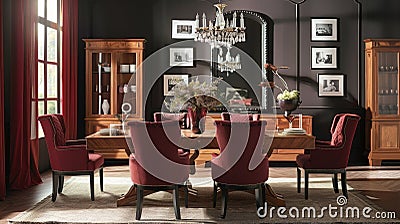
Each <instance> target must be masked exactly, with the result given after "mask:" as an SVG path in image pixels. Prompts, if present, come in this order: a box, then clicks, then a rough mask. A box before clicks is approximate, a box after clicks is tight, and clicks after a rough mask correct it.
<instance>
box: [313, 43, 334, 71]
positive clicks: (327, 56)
mask: <svg viewBox="0 0 400 224" xmlns="http://www.w3.org/2000/svg"><path fill="white" fill-rule="evenodd" d="M337 68H338V47H311V69H337Z"/></svg>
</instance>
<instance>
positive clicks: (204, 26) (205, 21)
mask: <svg viewBox="0 0 400 224" xmlns="http://www.w3.org/2000/svg"><path fill="white" fill-rule="evenodd" d="M206 27H207V18H206V14H205V13H204V12H203V28H206Z"/></svg>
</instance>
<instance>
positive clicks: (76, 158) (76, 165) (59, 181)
mask: <svg viewBox="0 0 400 224" xmlns="http://www.w3.org/2000/svg"><path fill="white" fill-rule="evenodd" d="M59 117H60V116H59V115H55V114H48V115H42V116H39V118H38V119H39V121H40V124H41V125H42V128H43V132H44V135H45V139H46V144H47V150H48V152H49V158H50V166H51V170H52V178H53V193H52V197H51V199H52V201H55V200H56V198H57V192H58V193H61V192H62V190H63V185H64V176H75V175H89V176H90V196H91V199H92V201H93V200H94V173H95V171H97V170H99V173H100V189H101V191H103V164H104V158H103V156H102V155H100V154H94V153H89V152H88V151H87V149H86V145H66V140H65V135H64V132H65V126H64V127H63V123H62V122H60V120H59Z"/></svg>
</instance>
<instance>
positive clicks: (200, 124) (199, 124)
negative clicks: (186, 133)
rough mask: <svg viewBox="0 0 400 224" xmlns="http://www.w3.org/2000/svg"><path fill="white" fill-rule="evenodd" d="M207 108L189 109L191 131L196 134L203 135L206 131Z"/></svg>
mask: <svg viewBox="0 0 400 224" xmlns="http://www.w3.org/2000/svg"><path fill="white" fill-rule="evenodd" d="M206 115H207V108H205V107H200V108H199V107H196V108H189V109H188V116H189V119H190V129H191V130H192V132H193V133H194V134H201V133H203V132H204V130H205V126H206V119H205V117H206Z"/></svg>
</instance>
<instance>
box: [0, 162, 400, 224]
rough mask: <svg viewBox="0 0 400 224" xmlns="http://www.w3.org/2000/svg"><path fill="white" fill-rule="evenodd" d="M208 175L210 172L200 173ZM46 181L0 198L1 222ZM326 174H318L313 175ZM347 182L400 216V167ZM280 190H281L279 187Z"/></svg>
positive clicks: (44, 190) (283, 172) (280, 174)
mask: <svg viewBox="0 0 400 224" xmlns="http://www.w3.org/2000/svg"><path fill="white" fill-rule="evenodd" d="M295 169H296V168H295V167H271V168H270V177H271V178H295V177H296V170H295ZM199 173H203V174H201V175H208V174H209V172H199ZM41 175H42V180H43V184H40V185H37V186H34V187H31V188H29V189H26V190H21V191H9V192H7V197H6V200H5V201H0V223H7V219H9V218H12V217H14V216H16V215H17V214H18V213H19V212H22V211H24V210H26V209H29V208H30V207H32V206H33V205H35V204H36V203H37V202H39V201H41V200H42V199H43V198H44V197H46V196H47V195H49V194H50V193H51V172H50V171H47V172H44V173H42V174H41ZM104 176H105V178H106V177H107V176H109V177H110V176H126V177H127V178H129V167H128V166H127V165H123V166H120V165H119V166H107V167H105V168H104ZM314 176H316V177H318V176H326V175H324V174H315V175H311V176H310V184H312V177H314ZM347 176H348V177H347V180H348V184H349V185H350V186H351V187H352V188H354V189H356V190H358V191H360V192H362V194H364V195H366V196H367V197H368V198H369V199H370V200H372V201H374V203H375V204H377V205H378V206H380V207H381V208H383V209H384V210H385V211H394V212H396V214H397V216H400V207H399V206H398V201H399V200H400V167H389V168H388V167H381V168H379V167H378V168H370V167H367V166H365V167H349V168H348V171H347ZM278 191H279V190H278Z"/></svg>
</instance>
